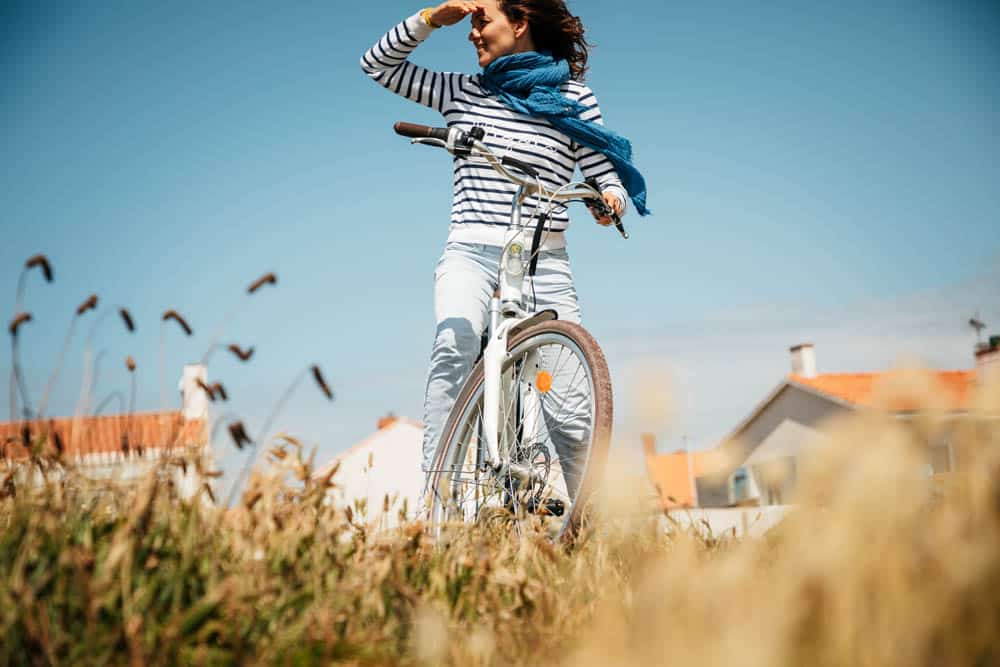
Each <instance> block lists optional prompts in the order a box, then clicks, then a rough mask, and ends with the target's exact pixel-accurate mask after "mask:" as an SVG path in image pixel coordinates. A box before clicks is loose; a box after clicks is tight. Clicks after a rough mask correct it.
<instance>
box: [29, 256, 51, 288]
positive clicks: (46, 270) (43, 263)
mask: <svg viewBox="0 0 1000 667" xmlns="http://www.w3.org/2000/svg"><path fill="white" fill-rule="evenodd" d="M36 266H39V267H41V268H42V275H43V276H45V282H47V283H50V282H52V265H51V264H49V259H48V258H47V257H46V256H45V255H42V254H38V255H32V256H31V257H29V258H28V261H27V262H25V263H24V268H25V269H33V268H35V267H36Z"/></svg>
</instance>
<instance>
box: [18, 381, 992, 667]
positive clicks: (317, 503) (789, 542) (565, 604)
mask: <svg viewBox="0 0 1000 667" xmlns="http://www.w3.org/2000/svg"><path fill="white" fill-rule="evenodd" d="M916 386H919V382H916V383H914V382H905V383H903V384H901V385H900V387H899V390H900V391H910V392H912V391H914V389H913V388H914V387H916ZM921 400H922V401H923V402H924V404H925V405H926V406H927V410H926V411H923V412H921V413H920V416H918V417H917V418H914V419H912V420H908V421H902V420H899V419H896V418H894V417H892V416H889V415H887V414H884V413H880V412H878V411H875V410H873V411H870V412H865V413H863V414H860V415H859V416H856V417H852V418H851V419H850V420H846V421H844V422H841V423H835V424H831V425H830V432H831V433H832V435H833V437H832V438H831V440H830V442H829V443H827V444H826V445H825V446H824V449H823V450H822V451H820V452H817V453H816V455H815V456H814V457H813V458H812V459H811V461H810V463H809V465H806V466H803V468H802V469H801V470H800V482H799V492H798V497H797V509H796V510H794V511H793V512H792V513H791V514H790V515H789V516H788V517H787V518H786V519H785V521H784V522H783V523H782V524H781V525H780V526H779V527H778V528H777V529H775V530H774V531H772V532H771V533H770V534H768V536H767V537H766V538H763V539H745V540H739V541H738V540H735V539H731V538H727V537H726V536H711V535H705V534H695V533H691V532H685V531H682V530H679V529H672V528H671V523H670V522H669V521H668V520H667V519H665V518H664V517H661V516H658V515H650V514H643V513H641V512H638V511H637V503H638V502H639V501H638V500H637V499H635V498H632V497H630V496H629V495H628V493H627V492H626V490H625V489H623V488H621V486H620V485H618V486H616V484H615V483H614V480H609V484H608V486H607V489H606V490H605V491H604V495H603V496H602V501H601V510H602V511H601V513H600V515H599V516H596V517H595V519H594V522H593V526H592V528H591V529H590V530H589V531H587V532H586V534H585V536H584V538H583V539H582V540H581V541H580V543H579V544H578V545H577V546H576V548H575V549H573V550H566V549H564V548H561V547H555V546H553V545H552V544H551V543H549V542H548V541H546V540H544V539H543V538H542V537H541V536H539V535H533V534H530V533H527V534H521V535H517V534H513V533H511V532H509V531H503V530H499V529H497V528H495V527H494V528H492V529H487V528H483V529H476V528H464V529H456V530H454V531H452V532H451V533H450V534H449V536H448V537H447V538H444V539H441V540H439V541H438V542H437V543H435V542H433V541H432V540H431V539H430V538H429V537H428V536H427V534H426V532H425V531H424V530H423V527H422V526H421V525H419V524H410V525H406V526H404V527H403V528H400V529H398V530H394V531H392V532H384V533H379V534H369V533H367V532H366V528H365V527H364V523H363V521H362V518H361V517H359V516H358V515H357V514H356V513H355V512H354V511H352V510H349V509H347V508H340V507H332V506H330V505H329V504H328V503H325V502H324V498H325V497H326V493H327V490H328V488H329V486H330V485H331V484H336V481H337V480H336V477H335V476H334V477H333V478H332V479H328V480H314V479H312V478H311V470H310V469H309V466H308V463H307V462H306V459H305V457H304V456H303V455H302V452H301V451H299V450H298V449H297V448H296V447H294V446H291V445H286V446H285V447H283V448H282V449H281V450H280V452H279V453H277V455H274V454H272V455H271V456H270V457H269V467H267V468H265V469H263V470H262V471H259V472H258V473H256V474H255V476H254V477H253V478H252V480H251V483H250V485H249V487H248V489H247V491H246V493H245V495H244V496H243V498H242V501H241V504H239V505H238V506H237V507H235V508H233V509H230V510H228V511H223V510H221V509H218V508H216V507H213V506H211V505H210V504H208V503H204V502H201V500H199V499H196V500H195V501H192V502H181V501H180V500H179V499H178V498H177V496H176V494H175V492H174V490H173V489H172V488H171V486H170V484H169V483H166V482H157V481H156V478H155V477H150V478H149V479H147V480H146V481H145V482H144V483H143V484H142V485H140V486H139V487H134V488H133V489H131V490H128V489H124V490H123V489H114V488H112V487H108V486H105V487H100V486H97V487H95V486H94V485H92V484H87V483H84V482H83V481H82V480H79V479H77V478H76V477H75V476H74V474H73V472H72V471H70V472H69V473H68V475H64V476H62V477H61V478H60V479H59V481H51V482H50V483H48V484H41V485H39V484H36V485H31V486H28V485H25V484H17V482H16V479H18V477H17V476H16V475H13V474H11V473H8V474H6V475H0V489H2V494H3V498H2V500H0V636H2V637H3V641H2V645H0V646H2V647H0V662H2V663H4V664H126V663H128V664H136V665H139V664H161V665H167V664H176V663H184V664H206V665H215V664H220V665H221V664H237V663H240V664H296V665H300V664H329V663H332V662H338V663H343V664H359V665H369V664H372V665H374V664H413V665H423V664H427V665H437V664H456V665H468V664H473V665H492V664H498V665H499V664H505V665H506V664H583V665H591V664H593V665H598V664H601V665H604V664H634V665H646V664H676V665H694V664H697V665H889V664H892V665H990V664H1000V483H998V480H1000V425H998V422H997V420H996V419H995V416H996V415H997V414H1000V391H992V392H990V391H985V390H983V391H981V392H980V396H979V397H978V398H977V401H976V403H975V408H974V410H973V411H972V412H970V413H969V414H968V415H967V416H965V417H962V418H961V419H960V420H959V421H958V422H953V421H950V420H949V418H948V417H947V416H946V415H945V414H944V413H943V412H941V411H936V410H935V409H934V404H935V400H934V396H933V395H925V396H922V397H921ZM956 424H957V426H956ZM942 428H953V429H954V434H953V443H954V444H955V447H956V451H957V452H959V454H960V460H961V461H962V464H963V469H962V471H960V472H957V473H954V474H953V475H951V477H950V478H949V479H948V480H947V482H946V483H944V484H942V483H931V482H930V481H929V480H928V479H927V478H926V476H925V475H924V474H922V472H921V471H922V469H923V467H922V462H923V456H924V447H925V446H926V443H927V442H928V441H929V440H930V439H932V438H934V437H935V436H936V434H937V433H938V432H939V430H940V429H942ZM0 465H3V466H7V465H8V464H7V463H2V464H0ZM31 465H33V466H35V467H36V469H37V470H38V471H43V472H44V471H48V472H49V474H50V479H53V480H54V479H55V476H53V475H51V473H52V472H53V470H54V469H55V467H56V466H58V463H56V462H54V461H52V460H45V459H41V458H39V459H36V460H35V461H34V463H32V464H31Z"/></svg>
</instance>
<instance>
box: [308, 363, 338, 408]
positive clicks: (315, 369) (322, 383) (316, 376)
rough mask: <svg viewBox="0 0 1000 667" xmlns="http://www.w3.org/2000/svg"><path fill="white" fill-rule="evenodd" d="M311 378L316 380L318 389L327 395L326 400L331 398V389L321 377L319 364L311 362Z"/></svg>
mask: <svg viewBox="0 0 1000 667" xmlns="http://www.w3.org/2000/svg"><path fill="white" fill-rule="evenodd" d="M312 375H313V379H314V380H316V384H317V385H318V386H319V388H320V390H321V391H322V392H323V394H324V395H325V396H326V397H327V399H328V400H331V401H332V400H333V391H331V390H330V386H329V385H328V384H327V383H326V380H325V379H324V378H323V372H322V371H321V370H320V369H319V366H317V365H316V364H313V367H312Z"/></svg>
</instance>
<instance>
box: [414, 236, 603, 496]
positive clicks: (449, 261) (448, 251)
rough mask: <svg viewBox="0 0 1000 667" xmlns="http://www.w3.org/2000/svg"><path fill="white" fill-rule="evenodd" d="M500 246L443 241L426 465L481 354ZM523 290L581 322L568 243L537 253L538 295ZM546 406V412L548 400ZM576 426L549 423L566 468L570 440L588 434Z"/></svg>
mask: <svg viewBox="0 0 1000 667" xmlns="http://www.w3.org/2000/svg"><path fill="white" fill-rule="evenodd" d="M502 251H503V249H502V248H500V247H498V246H492V245H479V244H471V243H455V242H450V243H448V244H447V245H446V246H445V249H444V254H443V255H442V256H441V259H440V260H439V261H438V264H437V268H436V270H435V271H434V315H435V320H436V322H437V331H436V334H435V336H434V346H433V347H432V349H431V361H430V368H429V370H428V373H427V391H426V394H425V397H424V442H423V469H424V471H427V470H428V469H429V468H430V467H431V466H432V465H433V458H434V452H435V450H436V449H437V445H438V439H439V438H440V437H441V431H442V429H443V428H444V422H445V420H446V419H447V418H448V413H449V412H450V411H451V408H452V406H453V405H454V403H455V399H456V398H457V397H458V393H459V391H461V389H462V384H463V383H464V382H465V380H466V378H467V377H468V376H469V374H470V373H471V371H472V367H473V366H474V364H475V362H476V357H477V356H478V355H479V350H480V345H481V339H482V335H483V332H484V331H485V330H486V327H487V326H488V324H489V306H490V299H491V298H492V297H493V291H494V289H495V288H496V287H497V276H498V274H499V271H500V255H501V253H502ZM524 292H525V295H526V302H527V305H529V306H532V305H534V306H535V310H545V309H547V308H551V309H553V310H555V311H556V312H557V313H558V314H559V319H560V320H565V321H568V322H574V323H579V322H580V307H579V305H578V304H577V299H576V288H574V287H573V275H572V274H571V273H570V269H569V255H568V254H567V253H566V250H565V249H559V250H551V251H546V252H542V253H541V254H540V255H539V258H538V270H537V272H536V274H535V277H534V295H533V296H534V299H535V300H534V301H533V300H532V289H531V286H530V285H529V282H528V280H527V279H526V280H525V287H524ZM558 384H559V380H558V378H557V379H556V381H555V383H554V390H553V392H552V394H553V396H552V398H553V399H554V398H555V396H554V395H555V394H556V391H555V388H557V385H558ZM566 398H567V397H566V396H562V397H561V399H562V403H566V402H567V401H566V400H565V399H566ZM585 401H586V397H585V396H584V397H582V398H580V397H572V399H571V400H570V401H569V402H571V403H573V405H574V406H575V407H576V409H577V411H579V412H581V414H583V415H585V414H586V413H588V412H589V404H588V405H585V404H584V402H585ZM542 410H543V412H546V405H545V403H544V401H543V405H542ZM577 421H580V420H577ZM564 430H565V429H564ZM575 431H576V432H574V433H567V432H562V433H557V432H556V429H554V428H552V427H551V425H550V428H549V435H550V438H551V440H552V443H553V445H555V447H556V449H557V450H560V449H561V450H563V451H557V454H558V455H559V456H560V459H561V460H562V461H563V462H564V463H563V468H564V471H565V469H566V463H567V462H569V459H571V458H572V457H571V456H569V455H568V453H569V452H568V449H569V447H570V443H569V441H572V440H577V441H578V440H579V439H581V438H584V437H587V434H585V433H583V432H582V431H581V429H579V428H577V429H575ZM564 441H565V442H564ZM573 444H576V443H573ZM574 467H575V466H574ZM574 486H575V485H574Z"/></svg>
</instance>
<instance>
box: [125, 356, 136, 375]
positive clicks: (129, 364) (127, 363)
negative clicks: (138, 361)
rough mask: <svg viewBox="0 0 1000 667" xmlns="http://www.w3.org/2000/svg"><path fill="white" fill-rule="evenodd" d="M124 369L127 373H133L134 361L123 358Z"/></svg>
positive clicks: (130, 358)
mask: <svg viewBox="0 0 1000 667" xmlns="http://www.w3.org/2000/svg"><path fill="white" fill-rule="evenodd" d="M125 368H127V369H128V372H129V373H135V359H133V358H132V357H131V356H128V357H125Z"/></svg>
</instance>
